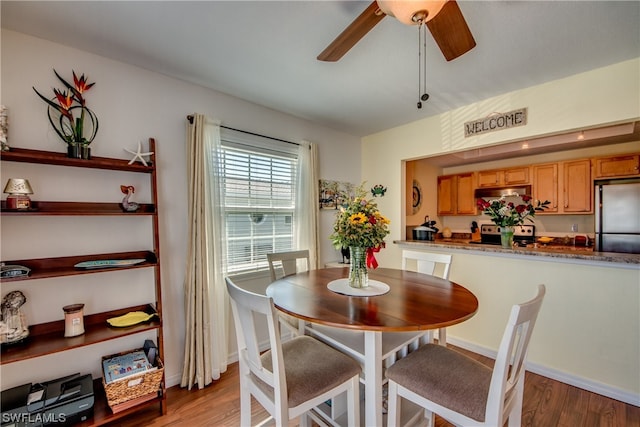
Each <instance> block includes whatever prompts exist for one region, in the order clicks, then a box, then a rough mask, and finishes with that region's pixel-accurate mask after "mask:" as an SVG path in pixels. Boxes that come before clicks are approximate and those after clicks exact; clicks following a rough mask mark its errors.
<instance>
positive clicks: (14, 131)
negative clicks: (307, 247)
mask: <svg viewBox="0 0 640 427" xmlns="http://www.w3.org/2000/svg"><path fill="white" fill-rule="evenodd" d="M1 47H2V74H1V88H2V93H1V99H0V103H1V104H2V105H5V106H7V107H8V108H9V143H10V145H12V146H15V147H20V148H32V149H40V150H49V151H59V152H64V151H65V145H64V144H63V143H62V142H61V141H60V140H59V139H58V137H57V135H56V134H55V132H54V131H53V130H52V128H51V125H50V124H49V122H48V120H47V116H46V106H45V104H44V103H43V102H42V101H41V100H40V99H39V98H38V97H37V95H36V94H35V93H34V92H33V90H32V86H35V87H36V88H37V89H38V90H39V91H40V92H41V93H45V94H49V93H51V94H52V92H51V88H53V87H57V88H60V87H61V85H60V83H59V82H58V81H57V79H56V77H55V75H54V74H53V69H54V68H55V69H56V70H57V71H58V72H59V73H60V74H61V75H62V76H63V77H68V78H71V70H72V69H73V70H75V71H76V73H85V74H86V75H87V76H88V78H89V81H90V82H96V85H95V86H94V87H93V88H92V89H91V90H90V91H89V92H87V93H86V99H87V105H88V106H89V107H90V108H91V109H92V110H93V111H95V113H96V114H97V116H98V119H99V121H100V130H99V132H98V135H97V137H96V139H95V141H94V142H93V144H92V145H91V148H92V154H93V155H94V156H105V157H116V158H126V159H128V158H130V157H131V156H130V155H129V154H128V153H126V152H125V151H124V150H123V149H124V148H125V147H126V148H129V149H134V148H135V147H136V145H137V143H138V141H140V140H142V141H145V144H146V141H147V139H148V138H149V137H154V138H156V142H157V151H158V161H159V164H158V173H159V176H158V181H159V182H158V184H159V191H158V193H159V194H158V198H159V205H160V210H159V218H160V242H161V262H162V284H163V302H164V306H163V307H164V325H165V328H164V331H165V366H166V378H167V384H168V385H169V386H171V385H175V384H176V383H178V382H179V380H180V376H181V374H182V359H183V351H184V350H183V345H184V310H183V291H182V282H183V274H184V265H185V256H186V242H187V235H186V233H187V218H186V216H187V208H186V205H185V203H186V194H185V189H186V159H185V148H184V141H185V129H186V128H185V123H186V115H187V114H191V113H194V112H199V113H203V114H205V115H207V116H209V117H212V118H216V119H219V120H221V121H222V124H223V125H226V126H230V127H234V128H238V129H243V130H247V131H251V132H257V133H261V134H264V135H268V136H272V137H276V138H281V139H285V140H289V141H299V140H308V141H312V142H316V143H318V146H319V153H320V176H321V178H325V179H333V180H339V181H350V182H359V179H360V168H359V166H358V164H357V162H356V163H355V166H354V162H353V159H359V158H360V144H359V142H360V140H359V138H356V137H353V136H350V135H347V134H344V133H341V132H337V131H334V130H331V129H327V128H324V127H321V126H318V125H315V124H313V123H311V122H309V121H306V120H302V119H298V118H296V117H293V116H290V115H286V114H283V113H279V112H277V111H274V110H271V109H268V108H265V107H261V106H258V105H255V104H252V103H249V102H246V101H242V100H239V99H237V98H233V97H230V96H227V95H224V94H221V93H219V92H215V91H212V90H208V89H205V88H203V87H200V86H196V85H193V84H189V83H186V82H183V81H180V80H176V79H173V78H170V77H167V76H164V75H161V74H158V73H155V72H153V71H149V70H143V69H140V68H136V67H133V66H130V65H127V64H124V63H120V62H116V61H113V60H110V59H107V58H104V57H100V56H96V55H93V54H90V53H87V52H83V51H79V50H76V49H72V48H69V47H66V46H63V45H59V44H56V43H51V42H49V41H46V40H42V39H38V38H34V37H31V36H27V35H24V34H21V33H17V32H13V31H8V30H4V29H3V30H2V46H1ZM14 176H15V177H24V178H28V179H29V180H30V182H31V184H32V186H33V188H34V191H35V194H34V195H33V197H32V199H33V200H85V201H116V202H117V201H120V200H121V198H122V194H121V193H120V189H119V185H120V184H132V185H134V186H135V187H136V193H135V199H134V200H135V201H139V202H145V199H147V200H148V198H149V192H148V185H146V177H141V176H138V175H137V174H127V173H124V174H122V173H117V174H114V173H112V172H109V171H99V170H90V169H86V170H85V169H82V170H74V169H73V168H63V167H58V166H42V165H28V164H21V163H11V162H2V170H1V181H2V182H3V183H4V182H6V180H7V179H8V178H9V177H14ZM138 190H139V191H138ZM5 196H6V195H5ZM320 218H321V229H320V233H321V236H322V237H321V256H320V261H321V263H324V262H327V261H331V260H334V259H337V257H338V255H337V252H336V251H335V250H334V249H333V248H332V247H331V245H330V241H329V239H328V235H329V233H330V232H331V225H332V223H333V215H330V214H329V213H327V212H321V213H320ZM145 221H147V222H145ZM148 229H149V223H148V219H147V220H145V219H140V220H137V219H132V218H107V219H105V218H91V217H67V218H64V217H61V218H54V217H37V218H36V217H29V218H15V217H3V218H2V223H1V231H2V243H1V245H2V246H1V250H2V253H1V258H2V259H3V260H12V259H23V258H33V257H51V256H58V255H62V254H65V255H80V254H84V253H103V252H105V250H112V249H113V250H114V251H120V250H134V249H148V248H149V247H150V240H149V233H147V232H146V231H147V230H148ZM105 248H107V249H105ZM146 270H147V269H143V270H130V271H122V272H113V273H104V274H93V275H88V276H73V277H70V278H56V279H46V280H32V281H27V282H12V283H6V284H3V285H2V295H5V294H6V293H7V292H9V291H12V290H14V289H20V290H22V291H23V292H24V293H25V295H26V296H27V298H28V302H27V304H26V305H25V306H24V308H25V311H26V314H27V315H28V317H29V322H30V323H31V324H34V323H41V322H47V321H52V320H58V319H62V318H63V312H62V306H63V305H66V304H69V303H75V302H84V303H85V304H86V306H85V313H86V314H90V313H94V312H101V311H105V310H108V309H113V308H116V307H122V306H123V304H125V305H124V306H128V305H129V304H130V301H131V305H135V304H137V303H138V301H140V303H145V302H149V301H153V295H152V293H151V294H150V293H149V289H148V288H150V286H148V284H150V283H152V279H151V278H152V277H153V276H152V273H151V271H150V270H149V271H146ZM149 275H150V276H149ZM121 295H126V296H125V298H122V296H121ZM123 299H124V300H126V303H124V302H123ZM143 339H144V336H135V337H133V338H130V339H122V340H115V341H109V342H106V343H102V344H100V345H98V346H91V347H83V348H81V349H78V350H73V351H71V352H67V353H60V354H56V355H53V356H49V357H46V358H36V359H32V360H27V361H24V362H18V363H13V364H9V365H2V366H1V370H0V374H1V376H0V377H1V379H2V383H1V387H2V389H6V388H8V387H12V386H15V385H18V384H22V383H24V382H28V381H41V380H46V379H51V378H52V376H53V375H58V374H59V375H65V374H68V373H72V372H83V373H84V372H91V373H93V374H94V376H99V375H100V373H99V372H100V357H101V356H103V355H106V354H110V353H113V352H117V351H123V350H127V349H131V348H134V347H136V346H139V345H141V344H142V342H143ZM43 362H44V363H43Z"/></svg>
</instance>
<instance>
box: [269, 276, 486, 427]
mask: <svg viewBox="0 0 640 427" xmlns="http://www.w3.org/2000/svg"><path fill="white" fill-rule="evenodd" d="M347 276H348V268H324V269H319V270H310V271H307V272H303V273H298V274H294V275H291V276H287V277H284V278H282V279H280V280H277V281H275V282H273V283H272V284H270V285H269V286H268V288H267V291H266V293H267V295H268V296H270V297H271V298H272V299H273V302H274V305H275V306H276V308H277V309H278V310H280V311H282V312H284V313H287V314H289V315H291V316H294V317H296V318H298V319H301V320H303V321H305V322H311V323H312V324H319V325H324V326H331V327H334V328H341V329H349V330H354V331H362V332H363V333H364V367H363V371H364V382H365V425H366V426H381V425H382V384H383V381H382V366H383V360H382V336H383V333H384V334H387V333H393V332H398V333H406V332H424V331H428V330H433V329H438V328H442V327H447V326H451V325H455V324H458V323H461V322H464V321H465V320H467V319H469V318H471V317H472V316H473V315H474V314H475V313H476V311H477V310H478V299H477V298H476V296H475V295H474V294H473V293H472V292H470V291H469V290H468V289H466V288H464V287H463V286H460V285H459V284H457V283H454V282H451V281H449V280H445V279H440V278H438V277H435V276H431V275H428V274H422V273H416V272H412V271H407V270H397V269H388V268H378V269H375V270H370V271H369V280H370V281H376V282H382V283H383V284H386V285H388V288H389V290H388V292H386V293H383V294H381V295H375V296H350V295H345V294H342V293H337V292H334V291H333V290H331V289H329V288H328V285H329V284H330V283H332V282H334V281H336V280H339V279H342V278H346V277H347Z"/></svg>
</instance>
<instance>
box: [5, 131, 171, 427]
mask: <svg viewBox="0 0 640 427" xmlns="http://www.w3.org/2000/svg"><path fill="white" fill-rule="evenodd" d="M149 151H151V152H153V153H156V144H155V140H154V139H153V138H150V139H149ZM0 160H2V161H9V162H25V163H35V164H46V165H58V166H69V167H79V168H89V169H106V170H112V171H116V172H117V171H121V172H137V173H145V174H149V176H150V180H151V199H152V202H153V203H150V204H141V205H140V208H139V209H138V211H136V212H126V211H124V210H123V209H122V208H121V206H120V204H119V203H101V202H47V201H34V202H33V203H32V208H31V209H30V210H27V211H16V210H8V209H6V203H5V202H4V201H2V203H1V205H0V215H2V216H13V217H17V216H114V215H122V216H132V217H139V216H140V215H143V216H145V215H146V216H151V218H152V233H153V248H152V249H151V250H148V251H129V252H116V253H104V254H79V255H75V256H66V257H52V258H35V259H24V260H3V262H5V263H6V264H18V265H23V266H26V267H29V268H30V269H31V274H30V275H29V276H27V277H14V278H4V279H0V282H2V283H5V282H14V281H26V280H34V279H46V278H51V277H62V276H75V275H82V274H100V273H106V274H108V273H109V272H113V271H122V270H126V269H135V268H153V269H154V277H155V280H154V282H155V283H154V286H155V296H156V301H155V302H153V303H149V304H146V305H140V306H135V307H123V308H119V309H116V310H110V311H107V312H103V313H95V314H91V315H87V316H85V317H84V326H85V333H84V334H83V335H80V336H77V337H71V338H65V337H64V320H57V321H53V322H47V323H41V324H37V325H31V326H30V327H29V332H30V333H29V337H28V338H27V339H26V340H25V342H24V343H20V344H16V345H13V346H6V347H3V348H2V354H1V356H2V357H1V358H0V364H9V363H15V362H19V361H22V360H27V359H32V358H36V357H44V356H47V355H50V354H54V353H58V352H63V351H67V350H70V349H74V348H79V347H84V346H90V345H93V344H97V343H101V342H105V341H109V340H114V339H118V338H121V337H125V336H130V335H133V334H138V333H142V332H147V331H150V330H155V331H156V340H157V343H156V344H157V346H158V350H159V355H160V358H161V360H164V343H163V341H164V340H163V331H162V286H161V275H160V262H159V260H160V243H159V232H158V209H157V199H158V193H157V177H156V168H155V165H156V154H153V155H152V156H151V160H150V162H149V165H148V166H144V165H142V164H140V163H133V164H129V163H128V161H127V160H123V159H111V158H105V157H92V158H91V160H82V159H71V158H68V157H66V155H65V154H64V153H55V152H48V151H40V150H30V149H20V148H11V151H5V152H1V153H0ZM113 259H118V260H123V259H125V260H126V259H144V261H143V262H140V263H137V264H134V265H129V266H126V267H102V268H91V269H83V268H77V267H74V265H76V264H78V263H79V262H83V261H97V260H113ZM43 286H46V284H43ZM131 311H144V312H146V313H149V314H152V313H155V314H156V316H154V317H153V318H152V320H151V321H149V322H145V323H142V324H138V325H135V326H130V327H126V328H114V327H111V326H109V324H108V323H107V322H106V320H107V319H109V318H112V317H117V316H121V315H123V314H126V313H129V312H131ZM94 389H95V392H96V393H95V394H96V403H95V405H94V415H93V418H92V419H91V420H88V421H86V422H83V423H82V424H81V425H82V426H93V425H102V424H105V423H108V422H111V421H114V420H116V419H119V418H122V417H124V416H126V415H127V414H130V413H132V412H135V411H138V410H140V409H142V408H145V407H147V406H149V405H150V404H153V403H159V404H160V411H161V412H162V413H163V414H165V413H166V397H165V396H166V393H165V385H164V381H162V384H161V387H160V389H159V390H158V395H157V396H156V397H154V398H152V399H150V400H148V401H145V402H141V403H140V404H139V405H136V406H133V407H131V408H129V409H127V410H124V411H122V412H118V413H117V414H114V413H113V412H112V411H111V409H110V408H109V407H108V405H107V402H106V398H105V396H104V390H103V389H102V384H101V381H100V378H98V379H95V380H94Z"/></svg>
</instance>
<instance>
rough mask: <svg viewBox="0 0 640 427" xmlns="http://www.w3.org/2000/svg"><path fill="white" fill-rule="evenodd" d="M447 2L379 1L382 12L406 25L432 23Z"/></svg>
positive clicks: (416, 0) (441, 0)
mask: <svg viewBox="0 0 640 427" xmlns="http://www.w3.org/2000/svg"><path fill="white" fill-rule="evenodd" d="M446 2H447V0H435V1H433V0H432V1H429V0H377V3H378V7H380V10H382V11H383V12H384V13H385V14H386V15H389V16H393V17H394V18H396V19H397V20H398V21H400V22H402V23H403V24H406V25H416V24H418V23H420V22H423V23H425V22H428V21H430V20H431V19H433V18H434V17H435V16H436V15H437V14H438V13H439V12H440V10H441V9H442V7H443V6H444V4H445V3H446ZM425 16H426V17H425Z"/></svg>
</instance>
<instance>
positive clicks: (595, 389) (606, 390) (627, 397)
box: [165, 334, 640, 407]
mask: <svg viewBox="0 0 640 427" xmlns="http://www.w3.org/2000/svg"><path fill="white" fill-rule="evenodd" d="M283 335H285V334H283ZM283 338H285V337H284V336H283ZM447 342H449V343H451V344H453V345H455V346H457V347H460V348H463V349H465V350H468V351H472V352H474V353H478V354H480V355H482V356H485V357H489V358H491V359H495V358H496V354H497V352H496V351H495V350H491V349H489V348H487V347H483V346H480V345H478V344H474V343H471V342H468V341H464V340H461V339H458V338H455V337H452V336H450V335H448V336H447ZM260 344H261V345H260V347H261V348H267V346H268V342H263V343H260ZM228 361H229V363H234V362H237V361H238V352H237V351H234V352H232V353H229V355H228ZM526 369H527V371H530V372H533V373H534V374H538V375H542V376H543V377H547V378H551V379H553V380H556V381H560V382H562V383H565V384H569V385H571V386H574V387H578V388H581V389H583V390H587V391H590V392H592V393H596V394H600V395H602V396H606V397H608V398H611V399H615V400H619V401H621V402H624V403H628V404H629V405H634V406H638V407H640V395H637V394H633V393H631V392H628V391H626V390H621V389H619V388H616V387H612V386H610V385H607V384H602V383H599V382H597V381H593V380H589V379H587V378H583V377H579V376H576V375H571V374H567V373H566V372H562V371H558V370H556V369H552V368H549V367H547V366H543V365H540V364H537V363H532V362H530V361H528V362H527V364H526ZM165 380H166V385H167V387H171V386H174V385H178V384H180V381H181V375H180V374H178V375H173V376H171V377H168V378H166V379H165Z"/></svg>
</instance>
